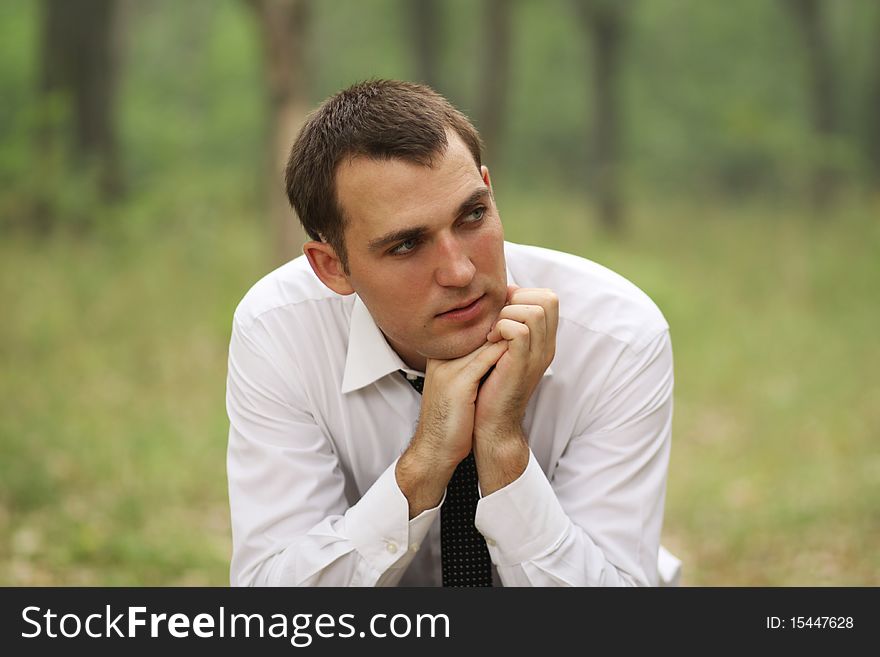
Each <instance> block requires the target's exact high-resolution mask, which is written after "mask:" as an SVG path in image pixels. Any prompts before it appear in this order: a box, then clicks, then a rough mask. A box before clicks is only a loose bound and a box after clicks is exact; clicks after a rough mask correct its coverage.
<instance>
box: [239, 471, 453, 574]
mask: <svg viewBox="0 0 880 657" xmlns="http://www.w3.org/2000/svg"><path fill="white" fill-rule="evenodd" d="M395 465H396V464H392V465H391V466H389V468H388V469H387V470H386V471H385V472H384V473H383V474H382V475H381V476H380V477H379V479H377V481H376V482H375V483H374V484H373V486H371V487H370V488H369V489H368V490H367V491H366V493H364V495H363V497H361V499H360V500H359V501H358V502H357V503H356V504H354V505H353V506H351V507H349V508H348V509H345V510H342V509H340V510H339V512H336V513H333V512H332V511H331V515H327V516H325V517H323V518H321V517H320V516H316V519H315V521H314V522H313V523H312V524H311V526H305V527H303V528H302V529H300V527H302V524H301V523H302V522H303V514H302V512H299V513H297V512H296V510H295V509H292V510H291V512H290V514H289V515H287V516H285V517H283V518H282V517H276V516H275V515H262V516H261V509H264V508H265V507H264V506H262V505H261V506H259V507H255V506H254V505H253V504H251V503H250V502H251V500H248V499H246V498H242V497H241V496H240V495H239V492H240V491H239V490H238V487H237V486H232V487H231V488H230V502H231V505H232V523H233V558H232V568H231V576H232V584H233V585H237V586H393V585H394V584H396V583H397V582H398V581H399V579H400V577H401V576H402V575H403V573H404V571H405V570H406V567H407V566H408V565H409V563H410V562H411V560H412V558H413V557H414V556H415V550H417V549H418V546H419V545H420V544H421V543H422V541H423V540H424V537H425V535H426V534H427V532H428V529H429V528H430V525H431V523H432V522H433V519H434V518H435V517H436V515H437V513H438V512H439V509H429V510H427V511H425V512H423V513H421V514H420V515H419V516H417V517H416V518H413V519H409V517H408V510H407V501H406V498H405V497H404V496H403V494H402V492H401V491H400V490H399V488H398V487H397V484H396V482H395V478H394V469H395ZM270 525H271V529H270V528H269V527H270Z"/></svg>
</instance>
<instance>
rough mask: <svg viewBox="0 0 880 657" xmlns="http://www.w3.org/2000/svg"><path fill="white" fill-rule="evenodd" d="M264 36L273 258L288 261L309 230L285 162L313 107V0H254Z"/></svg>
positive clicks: (252, 2)
mask: <svg viewBox="0 0 880 657" xmlns="http://www.w3.org/2000/svg"><path fill="white" fill-rule="evenodd" d="M250 4H251V6H252V7H253V8H254V10H255V12H256V15H257V19H258V21H259V24H260V30H261V33H262V36H263V47H264V48H263V50H264V55H265V57H264V59H265V70H266V81H267V87H268V91H269V112H270V118H269V122H270V125H271V129H270V135H269V144H268V148H267V152H268V154H269V160H270V164H269V185H268V192H267V193H268V197H269V199H268V201H269V202H268V205H269V214H270V222H271V234H272V235H273V238H274V247H273V260H274V262H275V263H276V264H279V265H280V264H283V263H285V262H287V261H288V260H290V259H291V258H295V257H296V256H298V255H300V254H301V253H302V245H303V243H304V242H305V240H306V237H305V232H304V231H303V229H302V227H301V225H300V223H299V222H298V221H297V219H296V213H295V212H294V211H293V210H292V209H291V207H290V204H289V203H288V200H287V196H286V195H285V193H284V183H283V180H284V167H285V164H286V163H287V158H288V155H289V153H290V147H291V145H292V144H293V140H294V139H295V138H296V135H297V133H298V132H299V130H300V128H301V127H302V125H303V122H304V121H305V117H306V114H308V111H309V101H308V93H307V81H306V66H305V37H306V32H307V26H308V20H309V4H308V2H307V0H250Z"/></svg>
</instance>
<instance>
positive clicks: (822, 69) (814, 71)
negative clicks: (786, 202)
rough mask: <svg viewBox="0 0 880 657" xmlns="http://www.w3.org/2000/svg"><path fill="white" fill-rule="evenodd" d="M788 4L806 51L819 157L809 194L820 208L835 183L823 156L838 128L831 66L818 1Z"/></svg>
mask: <svg viewBox="0 0 880 657" xmlns="http://www.w3.org/2000/svg"><path fill="white" fill-rule="evenodd" d="M788 5H789V7H791V10H792V12H793V15H794V18H795V23H796V24H797V26H798V30H799V31H800V33H801V37H802V38H803V40H804V46H805V49H806V54H807V58H806V62H807V72H808V75H809V97H810V114H811V122H812V124H813V132H814V133H815V135H816V137H817V138H818V142H819V156H818V158H817V161H816V162H815V164H814V166H813V174H812V185H811V197H812V201H813V205H814V207H815V208H816V209H819V210H821V209H824V208H825V207H827V206H828V204H829V203H830V202H831V201H832V200H833V198H834V196H835V194H836V191H837V186H838V183H839V180H838V176H837V172H836V170H835V167H834V165H833V163H832V162H829V161H828V156H827V153H828V151H829V148H828V146H829V145H830V143H831V141H832V139H833V138H834V135H835V133H836V132H837V129H838V113H837V105H836V102H835V101H836V98H835V93H834V65H833V63H832V57H831V47H830V43H829V37H828V30H827V25H826V23H825V20H824V18H823V16H822V6H821V3H820V1H819V0H788Z"/></svg>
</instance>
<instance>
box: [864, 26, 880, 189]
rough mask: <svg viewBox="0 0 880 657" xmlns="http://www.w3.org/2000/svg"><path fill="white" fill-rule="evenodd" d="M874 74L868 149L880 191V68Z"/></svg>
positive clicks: (878, 51)
mask: <svg viewBox="0 0 880 657" xmlns="http://www.w3.org/2000/svg"><path fill="white" fill-rule="evenodd" d="M876 27H877V28H880V13H878V14H877V25H876ZM877 34H878V35H880V29H878V30H877ZM874 45H875V52H876V54H877V57H878V59H875V60H874V61H875V62H877V61H880V39H878V40H877V41H876V42H875V43H874ZM873 74H874V77H873V79H872V80H871V82H870V84H871V87H870V89H869V92H868V93H869V95H868V113H867V116H868V126H867V136H868V140H867V141H868V143H867V148H868V161H869V162H870V163H871V167H872V169H873V171H872V173H873V182H874V188H875V189H876V190H877V191H880V120H878V118H877V117H880V66H874V70H873Z"/></svg>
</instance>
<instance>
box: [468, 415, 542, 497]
mask: <svg viewBox="0 0 880 657" xmlns="http://www.w3.org/2000/svg"><path fill="white" fill-rule="evenodd" d="M474 459H475V460H476V463H477V477H478V478H479V480H480V492H481V493H482V495H483V496H484V497H485V496H487V495H491V494H492V493H494V492H495V491H497V490H500V489H502V488H504V487H505V486H507V485H508V484H510V483H512V482H513V481H515V480H516V479H518V478H519V477H520V476H521V475H522V473H523V472H524V471H525V469H526V466H527V465H528V464H529V446H528V442H527V441H526V437H525V434H524V433H523V431H522V429H521V428H514V429H511V430H509V431H507V432H506V433H505V434H503V435H488V436H487V435H481V434H480V433H477V434H476V435H475V437H474Z"/></svg>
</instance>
